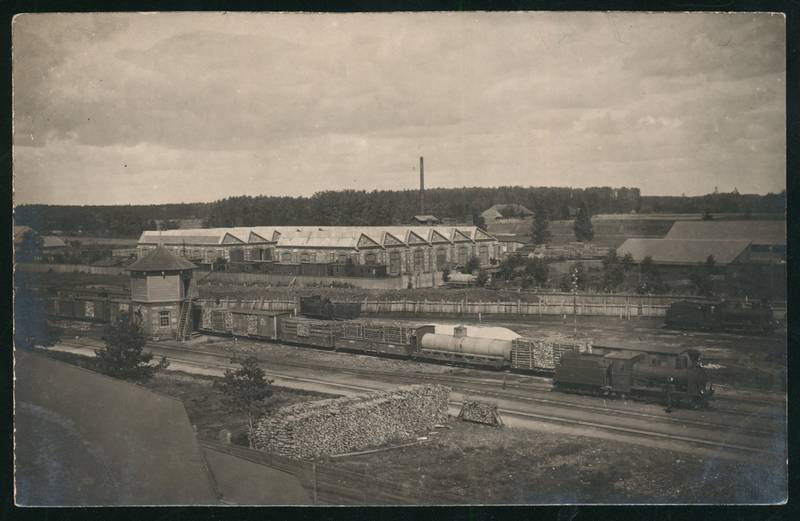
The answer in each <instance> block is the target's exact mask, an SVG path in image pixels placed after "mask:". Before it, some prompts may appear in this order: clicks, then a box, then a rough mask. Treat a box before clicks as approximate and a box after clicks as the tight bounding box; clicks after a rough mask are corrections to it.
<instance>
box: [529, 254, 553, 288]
mask: <svg viewBox="0 0 800 521" xmlns="http://www.w3.org/2000/svg"><path fill="white" fill-rule="evenodd" d="M525 274H526V275H528V276H530V277H531V278H532V279H533V281H534V282H536V285H537V286H544V285H545V284H546V283H547V280H548V279H549V277H550V267H549V266H548V265H547V263H546V262H545V261H544V260H542V259H537V258H533V259H528V260H527V261H526V263H525Z"/></svg>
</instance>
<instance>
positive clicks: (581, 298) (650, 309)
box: [201, 294, 680, 318]
mask: <svg viewBox="0 0 800 521" xmlns="http://www.w3.org/2000/svg"><path fill="white" fill-rule="evenodd" d="M664 300H665V299H664V298H663V297H658V298H653V297H646V296H615V295H609V296H601V295H585V294H584V295H576V296H575V297H574V298H573V296H572V295H569V294H543V295H539V296H538V300H537V301H536V302H523V301H522V300H517V301H515V302H481V301H478V302H475V301H469V300H459V301H447V300H370V299H364V300H360V301H348V302H354V303H360V304H361V313H362V314H364V315H426V316H431V315H440V316H478V315H481V316H489V315H500V316H536V315H572V314H573V313H576V314H578V315H582V316H605V317H619V318H633V317H662V316H664V314H665V313H666V310H667V308H668V307H669V304H670V302H664ZM671 300H672V301H676V300H680V299H678V298H675V299H671ZM201 305H202V306H203V307H208V308H219V307H222V308H229V307H237V308H247V309H260V310H265V311H294V310H295V309H296V307H297V302H296V301H295V300H285V299H284V300H268V299H262V300H250V299H203V300H201Z"/></svg>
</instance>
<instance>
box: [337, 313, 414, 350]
mask: <svg viewBox="0 0 800 521" xmlns="http://www.w3.org/2000/svg"><path fill="white" fill-rule="evenodd" d="M335 342H336V349H340V350H343V351H356V352H360V353H371V354H380V355H393V356H401V357H404V358H407V357H410V356H411V355H412V354H413V352H414V328H413V327H409V326H406V325H403V324H377V323H373V322H362V321H358V320H348V321H346V322H342V325H341V334H340V335H339V336H338V337H337V338H336V339H335Z"/></svg>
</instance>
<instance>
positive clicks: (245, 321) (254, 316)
mask: <svg viewBox="0 0 800 521" xmlns="http://www.w3.org/2000/svg"><path fill="white" fill-rule="evenodd" d="M228 311H229V312H230V314H231V333H233V334H234V335H236V336H243V337H252V338H265V339H269V340H278V339H279V330H280V319H281V318H282V317H289V316H291V314H290V313H289V312H288V311H263V310H259V309H230V310H228Z"/></svg>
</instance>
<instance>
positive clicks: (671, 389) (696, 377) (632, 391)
mask: <svg viewBox="0 0 800 521" xmlns="http://www.w3.org/2000/svg"><path fill="white" fill-rule="evenodd" d="M699 358H700V352H699V351H697V350H696V349H685V350H683V351H682V352H681V353H680V354H679V355H677V356H674V357H672V359H671V363H670V364H667V363H658V359H656V358H653V357H648V355H647V353H642V352H636V351H613V352H609V353H606V354H601V353H576V352H570V353H565V354H564V355H563V356H562V357H561V362H560V363H559V365H558V366H557V367H556V370H555V375H554V376H553V389H555V390H557V391H562V392H568V393H582V394H594V395H603V396H610V397H614V396H618V397H631V398H633V399H639V400H666V401H667V402H668V403H670V404H672V403H676V404H685V405H689V406H691V407H692V408H699V407H703V406H705V405H706V404H707V403H708V400H709V399H711V397H712V396H713V395H714V389H713V387H712V385H711V383H710V382H709V380H708V377H707V376H706V372H705V370H704V369H703V368H702V367H701V366H700V363H699Z"/></svg>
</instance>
